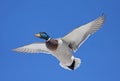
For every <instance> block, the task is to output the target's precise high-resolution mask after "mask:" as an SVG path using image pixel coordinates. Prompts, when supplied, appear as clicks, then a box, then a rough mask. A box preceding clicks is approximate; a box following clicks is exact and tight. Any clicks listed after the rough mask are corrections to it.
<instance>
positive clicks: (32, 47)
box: [14, 15, 105, 70]
mask: <svg viewBox="0 0 120 81" xmlns="http://www.w3.org/2000/svg"><path fill="white" fill-rule="evenodd" d="M104 20H105V16H104V15H102V16H100V17H99V18H97V19H95V20H93V21H91V22H89V23H88V24H85V25H82V26H80V27H78V28H76V29H74V30H73V31H72V32H70V33H69V34H67V35H66V36H64V37H62V38H58V39H52V38H50V36H49V35H48V34H47V33H46V32H40V33H38V34H35V36H36V37H38V38H41V39H45V40H46V42H45V43H39V42H38V43H32V44H29V45H25V46H23V47H19V48H16V49H14V51H17V52H25V53H47V54H51V55H53V56H54V57H56V58H57V59H58V60H59V61H60V66H61V67H63V68H65V69H68V70H74V69H76V68H78V67H79V65H80V64H81V60H80V59H79V58H75V57H74V56H73V54H72V53H73V51H74V52H75V51H76V50H77V49H78V48H79V47H80V46H81V44H82V43H83V42H84V41H85V40H86V39H87V38H88V37H89V36H90V35H91V34H93V33H94V32H95V31H96V30H98V29H99V28H100V27H101V26H102V25H103V23H104Z"/></svg>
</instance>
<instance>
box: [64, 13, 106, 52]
mask: <svg viewBox="0 0 120 81" xmlns="http://www.w3.org/2000/svg"><path fill="white" fill-rule="evenodd" d="M104 21H105V16H104V15H102V16H100V17H99V18H97V19H96V20H93V21H91V22H89V23H88V24H85V25H83V26H80V27H78V28H76V29H74V30H73V31H72V32H70V33H69V34H67V35H66V36H64V37H63V38H62V40H64V41H66V43H68V44H69V45H70V46H71V48H72V50H74V51H75V50H77V49H78V47H79V46H80V45H81V44H82V43H83V42H84V41H85V40H86V39H87V38H88V37H89V36H90V35H91V34H93V33H94V32H95V31H97V30H98V29H99V28H100V27H101V26H102V25H103V23H104Z"/></svg>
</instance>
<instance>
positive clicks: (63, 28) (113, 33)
mask: <svg viewBox="0 0 120 81" xmlns="http://www.w3.org/2000/svg"><path fill="white" fill-rule="evenodd" d="M119 3H120V1H119V0H106V1H105V0H59V1H58V0H0V81H120V78H119V75H120V63H119V62H120V43H119V42H120V37H119V35H120V23H119V22H120V20H119V19H120V16H119V15H120V6H119V5H120V4H119ZM102 13H105V15H106V22H105V24H104V25H103V27H102V28H101V29H100V30H99V31H97V32H96V33H95V34H94V35H92V36H91V37H90V38H89V39H88V40H87V41H86V42H85V43H84V44H83V45H82V46H81V47H80V48H79V50H78V51H77V52H76V54H74V55H75V56H76V57H79V58H81V59H82V64H81V66H80V67H79V68H78V69H77V70H75V71H69V70H65V69H63V68H61V67H60V66H59V62H58V60H57V59H56V58H54V57H52V56H50V55H45V54H22V53H16V52H13V51H11V49H13V48H16V47H19V46H23V45H26V44H30V43H33V42H44V41H43V40H41V39H38V38H36V37H34V34H36V33H38V32H40V31H45V32H47V33H48V34H49V35H50V36H51V37H52V38H57V37H62V36H64V35H66V34H67V33H68V32H70V31H72V30H73V29H74V28H76V27H78V26H80V25H83V24H85V23H88V22H89V21H91V20H93V19H96V18H97V17H99V16H100V15H101V14H102Z"/></svg>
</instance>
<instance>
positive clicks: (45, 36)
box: [35, 32, 50, 40]
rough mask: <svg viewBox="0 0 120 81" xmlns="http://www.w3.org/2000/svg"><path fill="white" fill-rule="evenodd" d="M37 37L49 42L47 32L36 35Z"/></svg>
mask: <svg viewBox="0 0 120 81" xmlns="http://www.w3.org/2000/svg"><path fill="white" fill-rule="evenodd" d="M35 36H36V37H38V38H41V39H45V40H49V38H50V37H49V35H48V34H47V33H45V32H40V33H38V34H35Z"/></svg>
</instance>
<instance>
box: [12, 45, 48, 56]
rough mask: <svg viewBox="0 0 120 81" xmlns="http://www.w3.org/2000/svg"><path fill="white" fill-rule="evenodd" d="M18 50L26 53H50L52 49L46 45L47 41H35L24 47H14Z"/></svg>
mask: <svg viewBox="0 0 120 81" xmlns="http://www.w3.org/2000/svg"><path fill="white" fill-rule="evenodd" d="M13 51H16V52H25V53H47V54H50V50H49V49H48V48H47V47H46V45H45V43H33V44H29V45H26V46H23V47H19V48H16V49H13Z"/></svg>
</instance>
